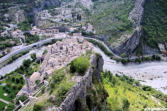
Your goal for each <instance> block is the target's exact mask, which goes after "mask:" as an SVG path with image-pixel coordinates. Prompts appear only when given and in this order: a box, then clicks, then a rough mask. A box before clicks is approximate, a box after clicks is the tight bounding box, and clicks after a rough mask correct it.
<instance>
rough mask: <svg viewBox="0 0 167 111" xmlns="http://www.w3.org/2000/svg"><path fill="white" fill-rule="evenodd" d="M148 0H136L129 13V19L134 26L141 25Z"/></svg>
mask: <svg viewBox="0 0 167 111" xmlns="http://www.w3.org/2000/svg"><path fill="white" fill-rule="evenodd" d="M145 1H146V0H136V2H135V6H134V8H133V10H132V11H131V12H130V13H129V20H130V21H131V23H132V24H133V25H134V26H139V25H140V23H141V20H142V16H143V14H144V8H143V6H144V4H145Z"/></svg>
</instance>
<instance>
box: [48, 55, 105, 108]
mask: <svg viewBox="0 0 167 111" xmlns="http://www.w3.org/2000/svg"><path fill="white" fill-rule="evenodd" d="M90 61H91V67H89V69H88V70H87V72H86V73H85V75H84V76H83V77H82V79H81V80H80V81H79V82H78V83H77V84H76V85H75V86H73V87H72V89H71V90H70V91H69V92H68V95H67V97H66V99H65V100H64V101H63V102H62V103H61V105H60V107H59V108H56V107H52V108H49V109H48V110H49V111H82V110H85V109H87V108H88V109H89V110H90V111H96V110H97V109H98V108H101V107H100V106H97V105H98V104H99V103H97V104H94V103H96V102H97V101H98V100H96V101H92V100H91V99H92V98H90V96H89V94H92V92H90V89H92V88H93V84H98V83H100V82H101V79H100V74H101V71H102V69H103V64H104V61H103V59H102V56H100V55H99V54H95V55H93V56H91V60H90ZM96 82H97V83H96ZM100 87H101V86H100ZM101 93H103V95H99V99H100V104H101V105H103V106H105V104H106V101H105V99H106V98H107V93H106V92H105V90H104V89H103V88H101ZM97 94H98V92H97ZM96 96H97V95H96ZM91 102H92V103H91ZM98 102H99V101H98ZM91 105H93V106H91ZM90 106H91V107H90ZM102 110H105V108H104V109H101V111H102Z"/></svg>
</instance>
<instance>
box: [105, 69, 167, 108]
mask: <svg viewBox="0 0 167 111" xmlns="http://www.w3.org/2000/svg"><path fill="white" fill-rule="evenodd" d="M102 81H103V85H104V87H105V89H106V91H107V92H108V94H109V97H108V98H107V102H108V109H109V110H111V109H112V111H118V110H119V111H122V110H123V111H141V110H143V109H144V108H149V107H165V106H166V105H167V102H165V101H166V100H167V95H163V94H162V93H160V92H158V91H156V90H154V89H152V88H151V87H148V86H142V85H140V84H139V82H138V81H135V80H133V79H131V78H129V77H126V76H113V75H112V74H111V73H109V72H105V73H103V74H102ZM158 95H160V96H158Z"/></svg>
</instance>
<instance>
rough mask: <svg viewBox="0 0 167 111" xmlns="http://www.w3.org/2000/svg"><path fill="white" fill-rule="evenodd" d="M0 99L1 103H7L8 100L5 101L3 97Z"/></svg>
mask: <svg viewBox="0 0 167 111" xmlns="http://www.w3.org/2000/svg"><path fill="white" fill-rule="evenodd" d="M0 101H1V102H3V103H5V104H9V102H8V101H6V100H4V99H1V98H0Z"/></svg>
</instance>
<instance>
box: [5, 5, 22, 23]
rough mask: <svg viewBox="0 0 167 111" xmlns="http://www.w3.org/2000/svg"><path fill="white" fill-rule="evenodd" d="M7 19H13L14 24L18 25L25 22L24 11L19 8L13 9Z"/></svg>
mask: <svg viewBox="0 0 167 111" xmlns="http://www.w3.org/2000/svg"><path fill="white" fill-rule="evenodd" d="M7 19H11V21H12V22H13V23H17V24H18V23H20V22H23V21H25V15H24V10H21V9H20V8H19V7H11V8H10V9H9V12H8V16H7Z"/></svg>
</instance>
